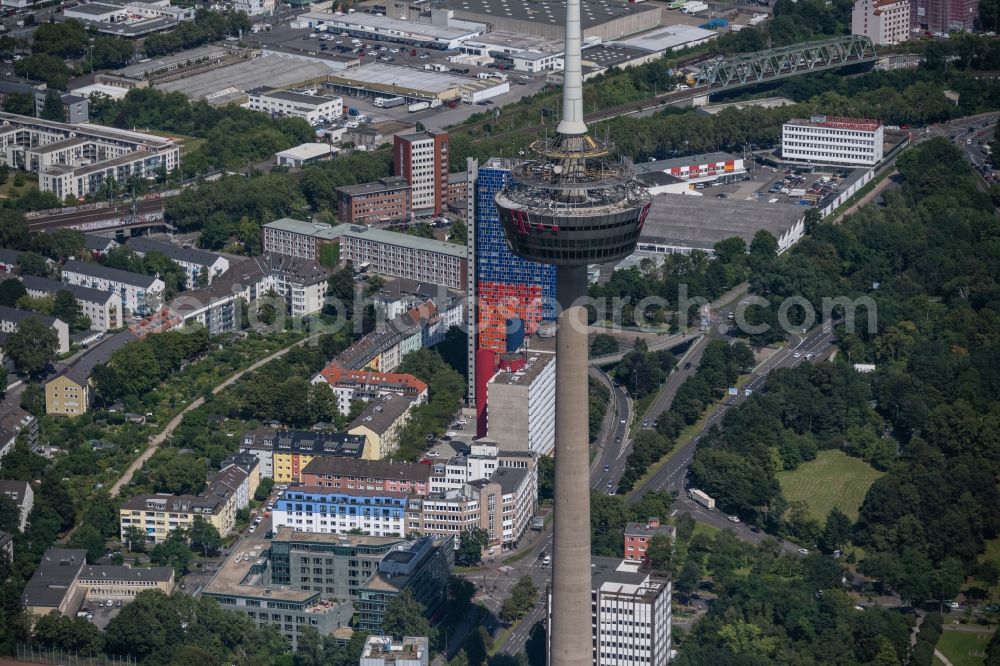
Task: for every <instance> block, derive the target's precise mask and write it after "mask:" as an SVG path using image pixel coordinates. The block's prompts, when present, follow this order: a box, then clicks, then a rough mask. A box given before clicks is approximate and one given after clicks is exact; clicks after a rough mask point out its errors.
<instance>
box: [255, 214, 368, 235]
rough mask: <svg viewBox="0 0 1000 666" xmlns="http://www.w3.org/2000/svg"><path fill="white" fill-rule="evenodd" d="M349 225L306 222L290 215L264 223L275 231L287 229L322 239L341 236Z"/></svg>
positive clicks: (265, 226)
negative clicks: (294, 218)
mask: <svg viewBox="0 0 1000 666" xmlns="http://www.w3.org/2000/svg"><path fill="white" fill-rule="evenodd" d="M349 227H350V225H347V224H337V225H330V224H322V223H318V222H305V221H303V220H293V219H292V218H290V217H283V218H281V219H279V220H275V221H274V222H268V223H267V224H265V225H264V228H265V229H274V230H275V231H287V232H289V233H293V234H303V235H306V236H314V237H316V238H320V239H322V240H335V239H337V238H340V237H341V236H343V235H344V232H345V231H347V229H348V228H349Z"/></svg>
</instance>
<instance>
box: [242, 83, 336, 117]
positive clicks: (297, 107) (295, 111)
mask: <svg viewBox="0 0 1000 666" xmlns="http://www.w3.org/2000/svg"><path fill="white" fill-rule="evenodd" d="M249 96H250V100H249V101H248V102H247V103H246V104H245V106H246V107H247V108H248V109H251V110H253V111H260V112H262V113H269V114H271V115H276V116H292V117H294V118H305V119H306V120H307V121H308V122H309V123H310V124H313V125H315V124H318V123H319V122H320V119H321V118H327V119H330V120H332V119H334V118H340V117H341V116H343V115H344V100H343V99H342V98H340V97H323V96H321V95H313V94H307V93H302V92H292V91H290V90H275V89H274V88H270V87H268V86H262V87H260V88H256V89H254V90H251V91H250V93H249Z"/></svg>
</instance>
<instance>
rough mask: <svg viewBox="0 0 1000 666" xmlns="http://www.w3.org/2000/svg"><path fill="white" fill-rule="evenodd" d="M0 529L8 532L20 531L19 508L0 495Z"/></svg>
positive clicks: (15, 532)
mask: <svg viewBox="0 0 1000 666" xmlns="http://www.w3.org/2000/svg"><path fill="white" fill-rule="evenodd" d="M0 531H3V532H7V533H8V534H17V533H18V532H20V531H21V509H20V508H18V506H17V503H16V502H15V501H14V500H12V499H11V498H9V497H7V496H3V497H0Z"/></svg>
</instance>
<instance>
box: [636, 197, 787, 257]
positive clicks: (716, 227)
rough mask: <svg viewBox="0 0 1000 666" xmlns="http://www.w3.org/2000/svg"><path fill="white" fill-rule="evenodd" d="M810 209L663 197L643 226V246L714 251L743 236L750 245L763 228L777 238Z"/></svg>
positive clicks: (653, 206)
mask: <svg viewBox="0 0 1000 666" xmlns="http://www.w3.org/2000/svg"><path fill="white" fill-rule="evenodd" d="M805 214H806V208H805V207H803V206H794V205H787V204H769V203H765V202H761V201H747V200H745V199H734V198H728V199H720V198H718V197H705V196H701V197H699V196H692V195H686V194H659V195H657V196H655V197H653V205H652V207H651V208H650V210H649V215H648V216H647V217H646V223H645V224H644V225H643V227H642V232H641V234H640V236H639V243H640V244H642V243H657V242H661V243H667V244H670V245H676V246H679V247H691V248H697V249H704V250H711V249H712V248H713V246H714V245H715V244H716V243H718V242H719V241H722V240H725V239H727V238H732V237H733V236H739V237H740V238H742V239H743V240H745V241H746V242H747V243H750V241H752V240H753V236H754V234H755V233H757V232H758V231H760V230H761V229H764V230H767V231H769V232H771V233H772V234H773V235H774V236H775V238H778V237H780V236H781V235H782V234H784V233H785V232H787V231H788V230H789V229H791V228H792V227H793V226H795V224H796V223H798V222H799V221H800V220H801V219H802V218H803V217H805Z"/></svg>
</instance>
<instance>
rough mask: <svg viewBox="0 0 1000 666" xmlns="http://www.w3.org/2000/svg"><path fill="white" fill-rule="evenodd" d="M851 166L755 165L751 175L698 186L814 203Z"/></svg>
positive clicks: (720, 193) (711, 192) (706, 191)
mask: <svg viewBox="0 0 1000 666" xmlns="http://www.w3.org/2000/svg"><path fill="white" fill-rule="evenodd" d="M851 171H852V169H851V168H850V167H844V168H839V167H817V168H816V169H815V170H813V169H812V168H810V167H807V166H803V167H792V168H777V167H766V166H762V165H759V164H758V165H755V166H754V167H753V168H752V169H751V170H750V178H748V179H747V180H742V181H736V182H732V183H726V184H722V185H719V184H715V183H704V184H698V185H697V186H696V187H697V188H698V189H699V190H702V194H703V195H704V196H717V197H722V198H724V197H732V198H734V199H756V200H758V201H764V202H767V203H773V204H783V205H802V206H806V205H809V206H811V205H814V204H815V203H816V202H817V201H821V200H822V199H824V198H825V197H827V196H829V195H830V194H832V193H835V192H836V191H837V190H838V188H839V187H840V186H841V183H842V182H843V181H844V179H845V178H847V177H848V176H849V175H850V173H851Z"/></svg>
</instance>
